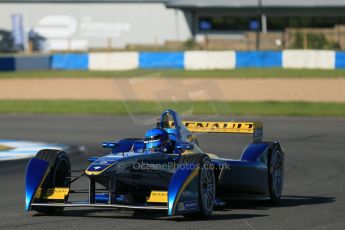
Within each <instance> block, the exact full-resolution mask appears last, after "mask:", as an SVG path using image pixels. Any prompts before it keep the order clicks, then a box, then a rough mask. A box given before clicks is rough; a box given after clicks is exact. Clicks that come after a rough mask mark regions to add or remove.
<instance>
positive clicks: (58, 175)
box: [33, 149, 71, 214]
mask: <svg viewBox="0 0 345 230" xmlns="http://www.w3.org/2000/svg"><path fill="white" fill-rule="evenodd" d="M35 158H37V159H40V160H45V161H47V162H48V163H49V167H50V171H49V173H48V175H47V176H46V177H45V179H44V181H43V183H42V189H43V191H44V189H48V188H54V187H68V188H69V187H70V182H71V164H70V161H69V157H68V155H67V154H66V153H65V152H64V151H60V150H53V149H42V150H40V151H39V152H38V153H37V154H36V156H35ZM33 210H35V211H37V212H39V213H43V214H61V213H62V211H63V207H33Z"/></svg>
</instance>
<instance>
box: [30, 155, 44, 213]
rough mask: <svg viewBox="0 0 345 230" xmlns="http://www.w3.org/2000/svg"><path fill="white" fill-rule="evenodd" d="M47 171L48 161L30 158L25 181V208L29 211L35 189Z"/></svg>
mask: <svg viewBox="0 0 345 230" xmlns="http://www.w3.org/2000/svg"><path fill="white" fill-rule="evenodd" d="M48 171H49V163H48V162H47V161H44V160H40V159H36V158H32V159H31V160H30V162H29V164H28V166H27V168H26V178H25V179H26V183H25V210H26V211H30V209H31V208H30V205H31V202H32V200H33V198H34V197H35V194H36V191H37V189H38V188H39V186H40V185H41V183H42V181H43V180H44V177H45V176H46V174H47V172H48Z"/></svg>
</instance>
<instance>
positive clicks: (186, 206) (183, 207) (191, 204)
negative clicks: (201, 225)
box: [178, 200, 198, 211]
mask: <svg viewBox="0 0 345 230" xmlns="http://www.w3.org/2000/svg"><path fill="white" fill-rule="evenodd" d="M197 207H198V205H197V201H195V200H193V201H186V202H179V203H178V210H179V211H187V210H192V209H196V208H197Z"/></svg>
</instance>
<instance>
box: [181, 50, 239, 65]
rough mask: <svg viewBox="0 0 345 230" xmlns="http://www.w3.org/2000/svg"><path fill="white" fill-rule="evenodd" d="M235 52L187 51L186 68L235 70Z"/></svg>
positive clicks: (185, 56) (185, 57)
mask: <svg viewBox="0 0 345 230" xmlns="http://www.w3.org/2000/svg"><path fill="white" fill-rule="evenodd" d="M235 56H236V55H235V51H186V52H185V54H184V68H185V69H187V70H210V69H233V68H235V58H236V57H235Z"/></svg>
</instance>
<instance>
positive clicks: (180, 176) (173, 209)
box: [168, 164, 199, 216]
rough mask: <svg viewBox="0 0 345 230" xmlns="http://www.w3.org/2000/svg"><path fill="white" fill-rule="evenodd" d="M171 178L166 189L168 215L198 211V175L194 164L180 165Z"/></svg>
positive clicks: (197, 169)
mask: <svg viewBox="0 0 345 230" xmlns="http://www.w3.org/2000/svg"><path fill="white" fill-rule="evenodd" d="M182 166H184V167H179V168H178V169H177V170H176V172H175V173H174V175H173V176H172V178H171V180H170V183H169V187H168V215H169V216H173V215H179V214H184V213H190V212H196V211H199V202H198V198H199V194H198V178H199V177H198V174H199V168H198V167H196V165H195V164H188V165H187V164H186V165H182Z"/></svg>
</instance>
